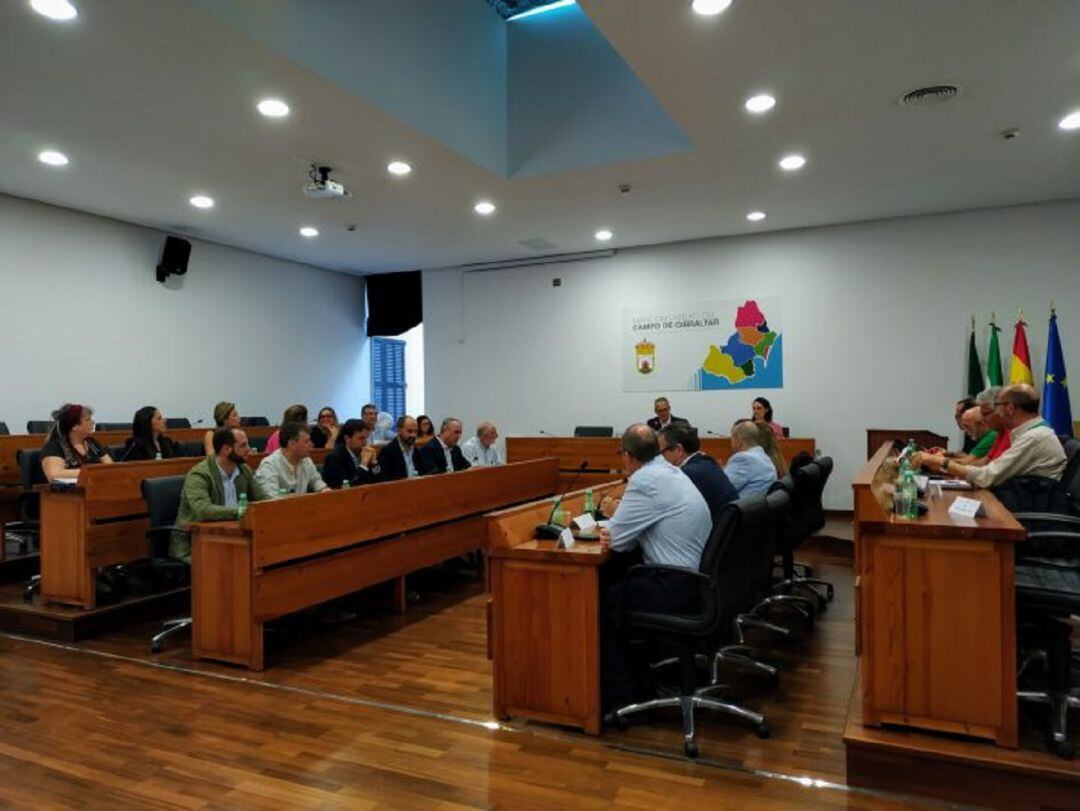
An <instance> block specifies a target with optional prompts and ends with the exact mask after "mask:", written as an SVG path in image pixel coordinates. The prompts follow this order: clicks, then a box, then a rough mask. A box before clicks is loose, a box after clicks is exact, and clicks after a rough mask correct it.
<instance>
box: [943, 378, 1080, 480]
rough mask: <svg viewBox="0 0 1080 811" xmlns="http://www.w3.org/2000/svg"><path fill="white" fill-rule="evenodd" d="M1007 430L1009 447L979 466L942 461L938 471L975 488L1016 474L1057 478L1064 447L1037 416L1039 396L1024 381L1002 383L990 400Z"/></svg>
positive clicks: (1063, 455) (1052, 430) (1061, 468)
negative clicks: (968, 483)
mask: <svg viewBox="0 0 1080 811" xmlns="http://www.w3.org/2000/svg"><path fill="white" fill-rule="evenodd" d="M994 407H995V410H996V412H997V413H998V415H999V416H1000V417H1001V419H1002V422H1003V423H1004V425H1005V427H1006V428H1008V430H1009V435H1010V443H1011V444H1010V446H1009V449H1008V450H1007V451H1005V452H1004V453H1003V454H1001V456H999V457H998V458H997V459H994V460H993V461H992V462H989V463H987V464H985V465H983V466H982V467H976V466H974V465H963V464H960V463H959V462H954V461H953V460H951V459H944V460H942V461H943V462H944V464H942V465H940V466H939V469H940V470H941V472H942V473H945V474H947V475H949V476H955V477H956V478H960V479H967V481H968V482H970V483H971V484H972V485H974V486H975V487H995V486H997V485H999V484H1001V483H1002V482H1005V481H1008V480H1009V479H1011V478H1014V477H1016V476H1042V477H1044V478H1048V479H1060V478H1061V474H1062V473H1063V472H1064V471H1065V462H1066V459H1065V449H1064V448H1062V447H1061V441H1060V440H1059V439H1058V438H1057V434H1055V433H1054V429H1053V428H1051V427H1050V426H1049V425H1047V424H1046V423H1045V422H1043V420H1042V419H1041V418H1040V417H1039V395H1038V393H1037V392H1036V391H1035V389H1034V388H1033V387H1031V386H1029V385H1027V384H1026V383H1017V384H1015V385H1012V386H1006V387H1005V388H1003V389H1002V390H1001V393H1000V394H999V395H998V400H997V401H996V402H995V403H994Z"/></svg>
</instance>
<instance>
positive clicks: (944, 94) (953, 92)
mask: <svg viewBox="0 0 1080 811" xmlns="http://www.w3.org/2000/svg"><path fill="white" fill-rule="evenodd" d="M959 95H960V88H959V87H957V86H956V85H954V84H934V85H930V86H929V87H919V88H916V89H915V90H912V91H910V92H909V93H905V94H904V95H902V96H901V97H900V104H901V105H903V106H904V107H932V106H934V105H935V104H944V103H945V102H947V101H952V100H953V99H955V98H956V97H957V96H959Z"/></svg>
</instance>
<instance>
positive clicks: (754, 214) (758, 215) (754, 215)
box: [746, 211, 765, 222]
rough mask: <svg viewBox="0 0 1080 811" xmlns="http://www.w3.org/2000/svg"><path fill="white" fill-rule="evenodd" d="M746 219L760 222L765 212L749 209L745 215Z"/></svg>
mask: <svg viewBox="0 0 1080 811" xmlns="http://www.w3.org/2000/svg"><path fill="white" fill-rule="evenodd" d="M746 219H748V220H750V222H761V221H762V220H763V219H765V212H764V211H751V212H750V213H749V214H747V215H746Z"/></svg>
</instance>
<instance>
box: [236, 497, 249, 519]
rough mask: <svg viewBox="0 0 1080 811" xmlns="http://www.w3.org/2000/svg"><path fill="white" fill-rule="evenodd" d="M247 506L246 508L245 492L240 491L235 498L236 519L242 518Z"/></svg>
mask: <svg viewBox="0 0 1080 811" xmlns="http://www.w3.org/2000/svg"><path fill="white" fill-rule="evenodd" d="M247 508H248V498H247V493H241V494H240V498H239V499H237V503H236V517H237V518H238V519H240V518H243V517H244V513H246V512H247Z"/></svg>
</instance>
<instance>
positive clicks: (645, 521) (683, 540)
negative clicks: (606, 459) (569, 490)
mask: <svg viewBox="0 0 1080 811" xmlns="http://www.w3.org/2000/svg"><path fill="white" fill-rule="evenodd" d="M620 453H621V455H622V459H623V464H624V465H625V467H626V471H627V473H628V474H629V476H630V480H629V483H628V484H627V486H626V492H625V493H624V494H623V497H622V499H621V500H620V502H619V506H618V507H617V508H616V510H615V514H614V515H613V516H612V518H611V522H610V524H609V526H608V527H607V529H602V530H601V531H600V543H601V544H603V545H604V546H606V547H608V548H610V549H611V550H612V551H614V552H631V551H634V550H640V553H641V557H642V558H644V560H645V562H646V563H655V564H662V565H665V566H677V567H679V568H682V569H690V570H692V571H697V569H698V567H699V566H700V564H701V553H702V551H703V550H704V549H705V544H706V542H707V541H708V540H709V534H710V533H711V532H712V519H711V517H710V515H709V507H708V505H707V504H706V503H705V499H704V498H702V497H701V493H699V492H698V490H697V488H696V487H695V486H694V483H693V482H692V481H690V479H689V478H688V477H686V476H684V475H683V474H682V473H681V472H680V471H679V469H678V468H676V467H674V466H672V465H670V464H668V462H667V461H666V460H665V459H664V458H663V457H662V456H661V455H660V444H659V440H658V439H657V436H656V432H655V431H653V430H652V429H651V428H649V426H648V425H644V424H642V423H638V424H637V425H631V426H630V427H629V428H627V429H626V433H624V434H623V437H622V447H621V448H620ZM622 591H623V585H622V583H621V582H619V583H614V584H610V585H608V586H606V587H605V590H604V593H603V601H604V614H603V619H602V623H603V624H602V631H601V677H602V680H603V686H602V698H603V703H604V705H605V708H606V709H609V710H610V709H612V708H616V707H619V706H622V705H624V704H628V703H630V702H632V701H634V700H636V699H637V698H638V697H639V695H640V693H641V691H642V688H643V686H644V684H645V679H644V677H643V675H642V674H643V673H645V672H647V669H648V667H647V666H648V663H647V662H644V663H642V662H633V663H631V662H629V661H628V659H627V650H626V646H625V645H624V644H623V641H624V640H623V639H622V637H621V635H620V632H619V629H618V628H617V627H616V625H615V619H616V611H617V606H618V603H619V600H620V595H621V592H622ZM625 599H626V600H629V601H631V602H632V604H633V605H635V606H638V607H641V606H648V607H651V608H654V609H656V610H659V611H664V610H670V611H687V610H693V605H692V603H693V602H694V600H695V599H696V597H695V594H694V592H693V590H692V589H687V588H686V583H685V582H684V581H683V580H682V579H680V578H678V576H677V574H672V575H671V576H667V575H661V576H659V577H656V578H648V579H642V580H635V581H634V582H633V585H632V592H631V593H627V594H626V595H625ZM632 665H633V666H635V672H632V671H631V667H632ZM642 665H644V668H641V666H642Z"/></svg>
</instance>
